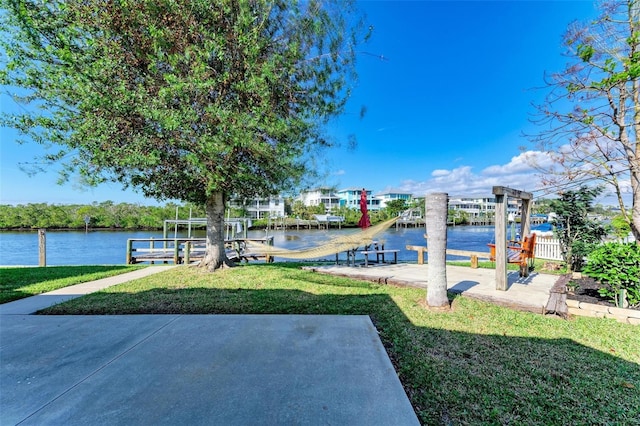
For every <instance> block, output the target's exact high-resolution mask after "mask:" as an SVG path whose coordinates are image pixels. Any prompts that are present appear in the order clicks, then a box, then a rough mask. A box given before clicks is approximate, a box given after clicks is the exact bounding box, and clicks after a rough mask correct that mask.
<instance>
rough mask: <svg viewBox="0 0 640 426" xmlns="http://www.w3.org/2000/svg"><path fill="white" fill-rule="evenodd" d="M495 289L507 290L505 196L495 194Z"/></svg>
mask: <svg viewBox="0 0 640 426" xmlns="http://www.w3.org/2000/svg"><path fill="white" fill-rule="evenodd" d="M495 233H496V290H503V291H504V290H507V286H508V282H507V197H506V196H505V195H504V194H496V231H495Z"/></svg>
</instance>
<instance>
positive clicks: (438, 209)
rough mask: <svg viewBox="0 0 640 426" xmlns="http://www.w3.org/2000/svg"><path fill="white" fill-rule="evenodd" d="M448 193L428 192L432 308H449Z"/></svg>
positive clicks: (428, 303)
mask: <svg viewBox="0 0 640 426" xmlns="http://www.w3.org/2000/svg"><path fill="white" fill-rule="evenodd" d="M448 198H449V196H448V194H446V193H442V192H436V193H431V194H427V197H426V200H425V213H426V215H425V221H426V225H427V247H428V248H429V268H428V270H427V271H428V272H427V305H428V306H429V307H431V308H445V307H446V308H448V307H449V299H448V298H447V268H446V250H447V205H448Z"/></svg>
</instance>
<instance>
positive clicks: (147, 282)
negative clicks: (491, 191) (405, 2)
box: [44, 263, 640, 425]
mask: <svg viewBox="0 0 640 426" xmlns="http://www.w3.org/2000/svg"><path fill="white" fill-rule="evenodd" d="M424 299H425V291H424V290H420V289H413V288H400V287H393V286H387V285H378V284H373V283H369V282H363V281H356V280H352V279H348V278H343V277H336V276H330V275H324V274H317V273H314V272H310V271H306V270H302V269H300V268H299V265H296V264H282V263H275V264H255V265H243V266H239V267H237V268H233V269H227V270H222V271H219V272H216V273H214V274H211V273H206V272H203V271H201V270H199V269H197V268H188V267H181V268H175V269H171V270H168V271H166V272H163V273H160V274H156V275H153V276H150V277H146V278H142V279H139V280H136V281H132V282H129V283H126V284H122V285H119V286H114V287H111V288H108V289H106V290H104V291H101V292H98V293H93V294H90V295H88V296H85V297H82V298H79V299H75V300H72V301H69V302H67V303H64V304H62V305H58V306H55V307H53V308H50V309H47V310H46V311H44V313H46V314H142V313H154V314H163V313H171V314H175V313H184V314H232V313H233V314H340V315H355V314H364V315H369V316H370V317H371V319H372V320H373V322H374V324H375V325H376V327H377V329H378V331H379V333H380V338H381V339H382V342H383V344H384V345H385V347H386V349H387V352H388V354H389V356H390V358H391V360H392V362H393V363H394V365H395V367H396V371H397V372H398V375H399V377H400V380H401V381H402V383H403V385H404V388H405V390H406V392H407V395H408V396H409V399H410V400H411V403H412V404H413V407H414V409H415V410H416V412H417V414H418V416H419V418H420V420H421V421H422V423H424V424H456V425H458V424H461V425H476V424H519V425H520V424H523V425H534V424H545V425H546V424H566V425H575V424H612V425H613V424H618V425H634V424H638V425H640V328H638V327H636V326H631V325H625V324H619V323H617V322H615V321H613V320H605V319H596V318H582V317H578V318H574V319H571V320H562V319H559V318H555V317H544V316H541V315H536V314H531V313H526V312H517V311H513V310H510V309H507V308H502V307H499V306H494V305H491V304H488V303H484V302H480V301H476V300H472V299H468V298H465V297H460V296H458V297H455V298H454V299H453V303H452V306H453V308H452V310H451V311H450V312H448V313H437V312H431V311H429V310H428V309H425V307H424V303H423V301H424Z"/></svg>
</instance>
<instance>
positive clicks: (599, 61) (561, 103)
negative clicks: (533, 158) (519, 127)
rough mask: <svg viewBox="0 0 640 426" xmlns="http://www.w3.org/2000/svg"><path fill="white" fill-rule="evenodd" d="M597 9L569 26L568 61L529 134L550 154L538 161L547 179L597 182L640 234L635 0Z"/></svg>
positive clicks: (639, 19) (639, 14) (638, 15)
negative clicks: (545, 160)
mask: <svg viewBox="0 0 640 426" xmlns="http://www.w3.org/2000/svg"><path fill="white" fill-rule="evenodd" d="M600 11H601V13H600V15H599V16H598V17H597V18H596V19H595V20H593V21H590V22H587V23H579V22H575V23H573V24H571V25H570V27H569V28H568V30H567V32H566V34H565V36H564V45H565V47H566V49H567V52H566V56H567V57H568V58H569V63H568V64H567V66H566V68H565V69H564V70H562V71H560V72H556V73H553V74H551V75H550V76H549V79H548V81H547V83H548V86H549V87H550V88H551V90H550V92H549V96H548V97H547V99H546V101H545V102H544V103H543V104H541V105H538V107H537V109H538V112H539V123H540V124H541V125H543V126H544V127H542V128H541V129H542V130H541V131H540V133H539V134H538V135H536V136H535V137H534V140H535V141H536V142H537V143H539V145H540V147H541V148H542V149H543V150H544V151H546V152H547V153H548V154H549V155H550V156H551V158H552V159H553V160H554V161H553V164H552V165H551V166H550V167H544V168H543V170H544V172H545V181H546V183H548V184H550V185H554V186H560V187H564V188H576V187H578V186H580V185H581V184H584V183H587V182H589V181H593V180H597V181H599V183H603V182H604V183H605V184H607V185H608V186H609V187H610V188H612V189H613V191H614V193H615V195H616V197H617V199H618V203H619V205H620V208H621V209H622V213H623V217H624V218H627V219H626V220H628V221H629V225H630V227H631V230H632V232H633V234H634V236H635V238H636V239H637V240H638V241H640V141H639V140H638V136H639V135H640V1H638V0H613V1H606V2H603V3H601V4H600ZM628 194H630V195H631V200H632V206H631V213H630V214H627V207H628V206H626V205H625V202H624V199H625V196H626V195H628Z"/></svg>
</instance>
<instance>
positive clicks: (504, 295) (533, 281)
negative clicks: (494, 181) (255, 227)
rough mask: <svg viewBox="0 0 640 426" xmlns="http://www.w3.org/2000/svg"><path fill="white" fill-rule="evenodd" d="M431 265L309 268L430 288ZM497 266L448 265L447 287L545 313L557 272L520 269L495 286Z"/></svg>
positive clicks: (473, 295) (368, 279)
mask: <svg viewBox="0 0 640 426" xmlns="http://www.w3.org/2000/svg"><path fill="white" fill-rule="evenodd" d="M428 267H429V266H428V265H417V264H395V265H389V264H384V265H376V266H370V267H367V268H365V267H353V266H340V265H330V266H320V267H313V268H309V269H312V270H315V271H317V272H320V273H325V274H333V275H341V276H346V277H351V278H357V279H361V280H365V281H374V282H378V283H384V284H392V285H393V284H395V285H404V286H412V287H420V288H425V289H426V288H427V268H428ZM495 274H496V272H495V270H494V269H480V268H479V269H471V268H467V267H463V266H450V265H447V288H448V290H449V291H451V292H453V293H458V294H462V295H464V296H467V297H472V298H475V299H480V300H485V301H488V302H491V303H495V304H498V305H502V306H508V307H511V308H514V309H518V310H523V311H529V312H535V313H544V308H545V307H546V305H547V301H548V300H549V291H550V290H551V288H552V287H553V285H554V284H555V282H556V281H557V279H558V276H556V275H550V274H540V273H537V272H533V273H532V274H531V275H529V277H527V278H524V277H520V276H519V275H518V272H517V271H509V273H508V274H507V280H508V290H507V291H501V290H496V275H495Z"/></svg>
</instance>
